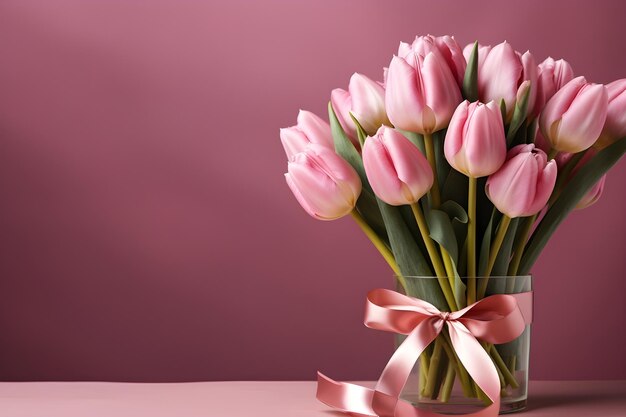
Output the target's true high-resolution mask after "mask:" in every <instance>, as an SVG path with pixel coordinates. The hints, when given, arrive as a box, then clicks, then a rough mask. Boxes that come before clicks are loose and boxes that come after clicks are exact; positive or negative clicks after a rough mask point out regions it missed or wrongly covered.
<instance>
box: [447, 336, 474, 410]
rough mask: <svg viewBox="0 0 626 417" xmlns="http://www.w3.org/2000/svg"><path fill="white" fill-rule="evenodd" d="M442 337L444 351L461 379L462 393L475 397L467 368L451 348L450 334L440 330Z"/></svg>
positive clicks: (468, 396)
mask: <svg viewBox="0 0 626 417" xmlns="http://www.w3.org/2000/svg"><path fill="white" fill-rule="evenodd" d="M441 334H442V335H443V337H444V343H443V349H444V350H445V351H446V354H447V355H448V358H450V361H452V362H454V364H455V365H456V372H457V374H458V375H459V380H460V381H461V388H463V395H465V396H466V397H467V398H471V397H475V394H474V388H473V386H472V380H471V379H470V376H469V374H468V373H467V370H466V369H465V367H464V366H463V364H462V363H461V360H460V359H459V357H458V356H457V354H456V352H454V349H453V348H452V341H451V340H450V335H449V334H448V333H447V332H446V331H445V330H444V331H443V332H441Z"/></svg>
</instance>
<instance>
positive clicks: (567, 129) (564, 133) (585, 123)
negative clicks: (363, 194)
mask: <svg viewBox="0 0 626 417" xmlns="http://www.w3.org/2000/svg"><path fill="white" fill-rule="evenodd" d="M607 105H608V94H607V89H606V87H605V86H603V85H602V84H591V83H588V82H587V81H586V80H585V78H584V77H577V78H574V79H573V80H572V81H570V82H569V83H567V84H565V86H563V88H561V89H560V90H559V91H557V92H556V94H555V95H554V96H553V97H552V98H551V99H550V100H549V101H548V103H547V104H546V106H545V108H544V109H543V111H542V112H541V116H540V117H539V127H540V128H541V133H543V136H544V137H545V138H546V139H547V140H548V141H549V142H550V144H551V146H552V148H553V149H556V150H557V151H559V152H570V153H577V152H581V151H584V150H585V149H587V148H589V147H590V146H591V145H593V143H594V142H595V141H596V139H598V136H599V135H600V132H601V131H602V127H603V126H604V121H605V120H606V115H607Z"/></svg>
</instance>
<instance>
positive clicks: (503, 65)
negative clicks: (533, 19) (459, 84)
mask: <svg viewBox="0 0 626 417" xmlns="http://www.w3.org/2000/svg"><path fill="white" fill-rule="evenodd" d="M526 80H528V81H530V84H531V90H530V95H529V96H528V108H529V109H533V108H534V105H535V96H536V91H535V90H536V87H535V86H536V84H537V66H536V65H535V59H534V58H533V56H532V54H531V53H530V52H528V51H527V52H525V53H524V54H523V55H522V54H520V53H519V52H517V51H515V50H514V49H513V47H512V46H511V44H509V43H507V42H503V43H501V44H499V45H496V46H494V47H493V48H491V49H490V50H489V51H488V52H487V56H485V57H484V58H483V57H481V56H480V50H479V62H478V95H479V97H480V100H481V101H482V102H483V103H487V102H489V101H492V100H493V101H495V102H496V103H499V102H500V100H504V104H505V105H506V109H507V118H510V117H511V116H512V115H513V110H514V109H515V101H516V99H517V95H518V89H519V87H520V85H521V84H522V83H523V82H524V81H526Z"/></svg>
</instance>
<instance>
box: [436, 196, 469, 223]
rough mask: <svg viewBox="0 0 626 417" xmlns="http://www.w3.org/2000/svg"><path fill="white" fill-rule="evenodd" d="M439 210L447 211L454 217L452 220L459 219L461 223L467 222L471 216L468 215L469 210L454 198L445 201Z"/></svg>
mask: <svg viewBox="0 0 626 417" xmlns="http://www.w3.org/2000/svg"><path fill="white" fill-rule="evenodd" d="M439 210H441V211H445V212H446V214H447V215H448V216H449V217H450V218H451V219H452V221H457V222H459V223H463V224H467V222H468V220H469V218H468V217H467V212H466V211H465V209H464V208H463V206H461V205H460V204H459V203H457V202H456V201H453V200H448V201H446V202H445V203H443V204H442V205H441V206H440V207H439Z"/></svg>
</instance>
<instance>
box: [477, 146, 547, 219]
mask: <svg viewBox="0 0 626 417" xmlns="http://www.w3.org/2000/svg"><path fill="white" fill-rule="evenodd" d="M556 174H557V166H556V161H554V160H551V161H548V157H547V155H546V154H545V152H543V151H542V150H540V149H538V148H535V145H533V144H529V145H526V144H522V145H518V146H515V147H513V148H512V149H511V150H510V151H509V153H508V154H507V160H506V162H505V163H504V165H502V168H500V169H499V170H498V171H497V172H496V173H494V174H492V175H490V176H489V179H488V180H487V185H486V186H485V192H486V193H487V197H489V200H491V202H492V203H493V204H494V205H495V206H496V208H497V209H498V210H499V211H500V212H501V213H503V214H505V215H506V216H508V217H510V218H514V217H527V216H532V215H534V214H537V213H539V212H540V211H541V210H542V209H543V208H544V207H545V205H546V204H547V203H548V200H549V199H550V195H551V194H552V191H553V190H554V185H555V183H556Z"/></svg>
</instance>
